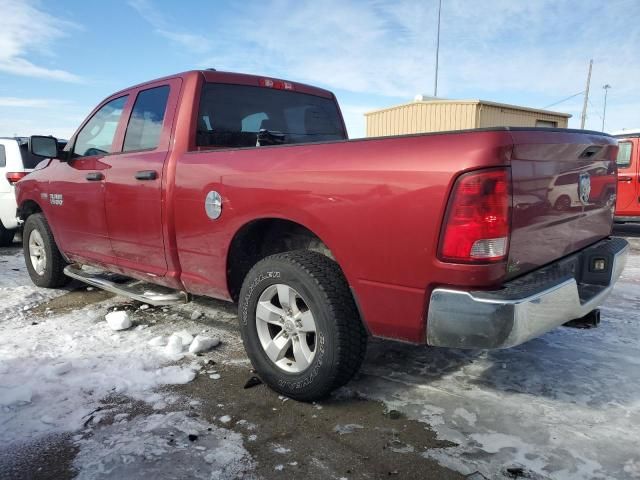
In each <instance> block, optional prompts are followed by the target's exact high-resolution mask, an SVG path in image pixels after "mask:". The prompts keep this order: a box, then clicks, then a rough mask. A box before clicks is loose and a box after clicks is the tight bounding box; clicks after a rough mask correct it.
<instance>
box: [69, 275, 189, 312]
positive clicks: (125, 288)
mask: <svg viewBox="0 0 640 480" xmlns="http://www.w3.org/2000/svg"><path fill="white" fill-rule="evenodd" d="M64 274H65V275H67V276H68V277H71V278H75V279H76V280H80V281H81V282H84V283H87V284H89V285H91V286H94V287H97V288H101V289H102V290H106V291H108V292H111V293H115V294H116V295H122V296H123V297H129V298H131V299H133V300H137V301H139V302H143V303H148V304H149V305H153V306H155V307H158V306H162V305H175V304H177V303H187V302H188V301H189V294H188V293H187V292H181V291H178V290H173V289H171V288H167V287H163V286H160V285H153V284H150V283H146V282H143V281H141V280H135V279H131V278H128V277H124V276H122V275H118V274H115V273H110V272H105V271H101V270H97V269H93V268H92V269H90V270H88V269H83V268H82V267H81V266H79V265H69V266H67V267H65V269H64Z"/></svg>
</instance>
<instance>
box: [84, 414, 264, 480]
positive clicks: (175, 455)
mask: <svg viewBox="0 0 640 480" xmlns="http://www.w3.org/2000/svg"><path fill="white" fill-rule="evenodd" d="M194 432H197V433H194ZM190 434H191V435H194V434H195V435H197V440H196V441H195V442H194V441H191V440H190V439H189V435H190ZM76 445H77V446H78V447H79V449H80V450H79V452H78V455H77V456H76V458H75V460H74V467H75V468H76V469H77V470H78V472H79V473H78V476H77V477H76V478H78V479H81V480H82V479H94V478H97V477H99V478H105V479H114V480H116V479H118V480H119V479H123V478H138V477H139V476H140V472H141V471H144V477H145V478H154V477H156V478H194V479H211V478H216V479H223V480H224V479H235V478H243V477H244V476H245V474H246V473H247V472H248V471H249V470H250V469H252V468H253V465H252V461H251V458H250V456H249V454H248V452H247V451H246V450H245V449H244V447H243V444H242V437H241V435H239V434H237V433H235V432H232V431H229V430H226V429H222V428H219V427H216V426H215V425H211V424H208V423H206V422H203V421H201V420H199V419H194V418H191V417H189V416H188V415H187V414H186V413H185V412H171V413H165V414H154V415H150V416H148V417H136V418H134V419H132V420H131V421H129V422H127V423H120V424H114V425H110V426H105V427H102V428H100V429H97V430H96V431H95V432H94V433H93V435H91V436H90V437H87V438H83V439H80V440H78V441H77V442H76Z"/></svg>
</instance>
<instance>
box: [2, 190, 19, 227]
mask: <svg viewBox="0 0 640 480" xmlns="http://www.w3.org/2000/svg"><path fill="white" fill-rule="evenodd" d="M0 221H1V222H2V225H4V228H6V229H7V230H13V229H14V228H17V227H18V219H17V218H16V197H15V194H14V193H13V191H11V192H2V193H0Z"/></svg>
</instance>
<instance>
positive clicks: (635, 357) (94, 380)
mask: <svg viewBox="0 0 640 480" xmlns="http://www.w3.org/2000/svg"><path fill="white" fill-rule="evenodd" d="M634 243H635V247H634V248H635V252H634V254H633V255H632V256H631V257H630V260H629V263H628V266H627V269H626V270H625V272H624V274H623V278H622V280H621V282H620V283H619V284H618V286H617V287H616V289H615V290H614V293H613V294H612V296H611V297H610V298H609V300H608V301H607V303H606V305H605V306H604V307H603V309H602V325H601V327H600V328H598V329H594V330H588V331H579V330H573V329H557V330H554V331H552V332H550V333H548V334H546V335H544V336H543V337H541V338H539V339H536V340H533V341H531V342H528V343H526V344H524V345H521V346H519V347H516V348H513V349H509V350H502V351H492V352H482V351H457V350H448V349H435V348H424V347H414V346H407V345H403V344H399V343H393V342H382V341H373V342H372V343H371V346H370V352H369V355H368V359H367V361H366V363H365V365H364V367H363V374H362V375H361V376H360V377H359V378H358V379H357V380H355V381H354V382H352V383H351V384H350V385H349V386H348V389H350V390H353V391H356V392H358V393H360V394H362V395H364V396H366V397H369V398H373V399H379V400H381V401H383V402H385V403H386V405H387V408H389V409H395V410H400V411H402V412H404V413H405V414H406V415H407V416H408V417H409V418H412V419H416V420H418V421H421V422H424V423H425V424H428V425H429V426H430V428H433V429H434V430H435V431H436V432H437V434H438V436H439V438H441V439H445V440H449V441H452V442H454V443H455V444H457V446H452V447H448V448H442V449H432V450H428V451H425V452H423V455H425V456H428V457H430V458H433V459H435V460H437V461H438V462H440V463H442V464H443V465H446V466H449V467H451V468H453V469H455V470H458V471H461V472H462V473H465V474H469V473H472V472H476V471H478V472H480V473H482V474H483V475H484V476H485V477H486V478H491V479H496V478H500V477H501V473H500V472H502V476H503V477H506V478H513V477H507V475H506V474H505V472H506V469H507V468H516V469H517V468H520V469H522V472H523V473H524V474H525V475H527V477H525V478H531V479H540V478H545V479H557V480H564V479H569V480H572V479H576V480H583V479H637V478H640V434H639V433H638V432H640V295H639V294H640V241H638V240H635V241H634ZM61 293H65V292H64V291H45V290H41V289H38V288H35V287H33V286H32V285H31V282H30V280H29V278H28V276H27V275H26V273H25V272H24V264H23V259H22V256H21V255H19V254H15V255H13V254H11V255H0V295H1V299H2V302H0V329H1V332H2V333H1V337H0V338H1V339H2V340H1V341H0V445H4V446H6V445H18V444H20V443H24V442H29V441H32V440H34V439H36V438H41V437H44V436H47V435H51V434H56V433H68V432H73V433H75V436H74V437H73V439H74V442H75V444H76V446H77V447H78V448H79V453H78V455H77V457H76V459H75V462H74V466H75V467H76V468H77V469H78V471H79V472H80V473H79V475H80V478H97V477H99V478H114V479H115V478H130V477H132V476H135V474H136V473H137V472H140V471H144V472H145V473H147V472H148V473H149V476H151V475H154V474H156V475H157V476H160V477H162V476H163V475H164V476H176V477H194V478H207V477H208V476H213V477H214V478H235V477H237V476H242V475H246V476H249V475H251V474H250V473H245V472H247V471H249V472H250V470H251V468H252V460H251V459H250V457H249V454H248V453H247V451H246V450H245V449H244V446H243V442H242V438H241V437H240V436H239V435H237V434H235V433H233V432H232V431H230V430H227V429H226V428H221V427H217V426H215V425H210V424H207V423H206V422H203V421H202V420H200V419H197V418H194V417H193V416H191V415H190V414H189V410H185V408H188V407H185V405H186V404H188V399H181V398H180V397H179V396H178V395H177V394H175V393H173V394H169V393H167V392H166V391H164V389H163V388H162V387H163V386H165V385H171V384H180V383H185V382H188V381H190V379H191V378H193V376H194V375H196V372H197V371H199V372H202V370H200V369H199V367H200V365H201V364H199V363H198V362H199V360H201V359H198V357H195V356H192V355H189V354H185V353H183V354H175V355H174V354H169V353H167V349H166V348H165V347H164V346H163V345H164V343H163V342H160V343H161V345H158V346H153V345H149V343H148V342H149V341H150V340H151V339H154V338H156V337H163V338H164V339H167V338H168V337H169V336H170V335H172V334H174V333H181V330H184V329H191V330H189V332H188V333H189V334H191V335H194V336H195V335H197V334H205V335H215V336H219V337H221V339H222V344H223V345H225V344H227V345H233V347H234V350H238V349H239V348H240V339H239V335H238V332H237V331H236V330H234V329H233V327H230V328H229V330H224V331H214V332H212V331H201V330H198V329H196V326H198V325H199V327H198V328H202V327H203V325H202V324H198V323H194V322H193V321H189V320H184V319H185V318H186V319H189V318H194V320H195V319H197V318H198V317H199V316H200V315H201V314H202V312H200V311H199V310H194V309H195V308H199V309H201V310H204V311H206V314H207V316H212V315H216V318H217V319H222V320H223V321H227V320H228V321H229V322H230V323H234V322H235V319H234V315H233V314H232V313H229V312H225V311H222V310H220V311H216V310H215V307H207V305H206V301H202V302H200V301H199V304H198V305H197V306H193V305H187V306H183V307H174V308H172V309H170V310H167V312H165V313H161V314H160V317H159V320H160V321H159V322H158V323H157V324H156V323H153V321H151V322H149V323H148V324H140V318H143V317H144V315H142V314H141V315H134V325H133V327H132V328H131V329H128V330H124V331H117V332H114V331H113V330H111V329H110V328H109V327H108V325H107V323H106V321H105V320H104V315H105V314H106V313H107V310H108V309H109V308H110V307H111V306H113V305H116V304H117V302H118V301H119V300H111V301H107V302H103V303H100V304H94V305H91V306H88V307H85V308H80V309H77V310H75V311H73V312H70V313H65V314H53V313H50V314H48V315H47V314H43V315H40V316H36V315H34V314H33V313H32V312H29V311H28V310H24V308H23V307H24V306H25V305H27V308H30V307H32V306H35V305H36V304H38V303H41V302H43V301H45V300H47V299H50V298H52V297H54V296H56V295H60V294H61ZM178 312H180V313H181V315H178ZM145 315H146V313H145ZM34 320H35V321H36V323H37V325H32V322H34ZM145 325H146V326H145ZM209 330H210V329H209ZM218 348H220V347H218ZM230 361H234V362H241V363H246V362H247V360H246V358H244V357H238V358H236V359H235V360H230ZM210 373H213V371H211V372H210ZM203 374H207V375H209V373H207V371H206V369H205V371H204V372H203ZM113 396H117V397H119V398H121V397H123V398H129V399H132V400H135V401H139V402H141V403H142V404H144V405H146V406H147V407H146V408H147V410H148V411H146V412H141V411H134V412H133V413H132V412H130V411H127V412H126V413H124V412H123V411H122V410H120V409H119V407H117V406H114V405H113V404H110V403H109V402H108V401H107V402H105V399H106V400H108V399H109V398H112V397H113ZM185 401H186V403H185ZM99 408H101V410H98V409H99ZM194 408H197V406H195V407H194ZM317 408H322V407H321V405H319V404H318V405H317ZM134 410H135V409H134ZM218 417H219V420H220V423H221V424H222V425H223V426H226V424H227V423H229V421H230V420H231V417H230V416H229V415H228V414H227V412H225V411H224V408H221V410H220V413H219V416H218ZM358 427H360V425H357V424H346V425H338V426H337V427H336V434H341V435H349V434H352V433H353V432H355V431H357V430H358ZM209 429H211V430H209ZM189 435H197V436H198V438H197V440H196V441H191V440H190V439H189ZM167 437H171V438H172V439H174V441H173V442H170V443H169V444H168V443H167ZM192 438H193V437H192ZM254 439H255V437H254ZM251 440H252V438H251V437H250V438H249V441H251ZM0 448H2V447H0ZM407 448H408V449H410V448H413V447H412V446H410V445H407Z"/></svg>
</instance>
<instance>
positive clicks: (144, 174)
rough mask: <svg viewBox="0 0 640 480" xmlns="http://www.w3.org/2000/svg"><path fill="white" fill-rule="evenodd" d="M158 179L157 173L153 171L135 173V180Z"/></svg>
mask: <svg viewBox="0 0 640 480" xmlns="http://www.w3.org/2000/svg"><path fill="white" fill-rule="evenodd" d="M156 178H158V172H156V171H155V170H141V171H139V172H136V180H155V179H156Z"/></svg>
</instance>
